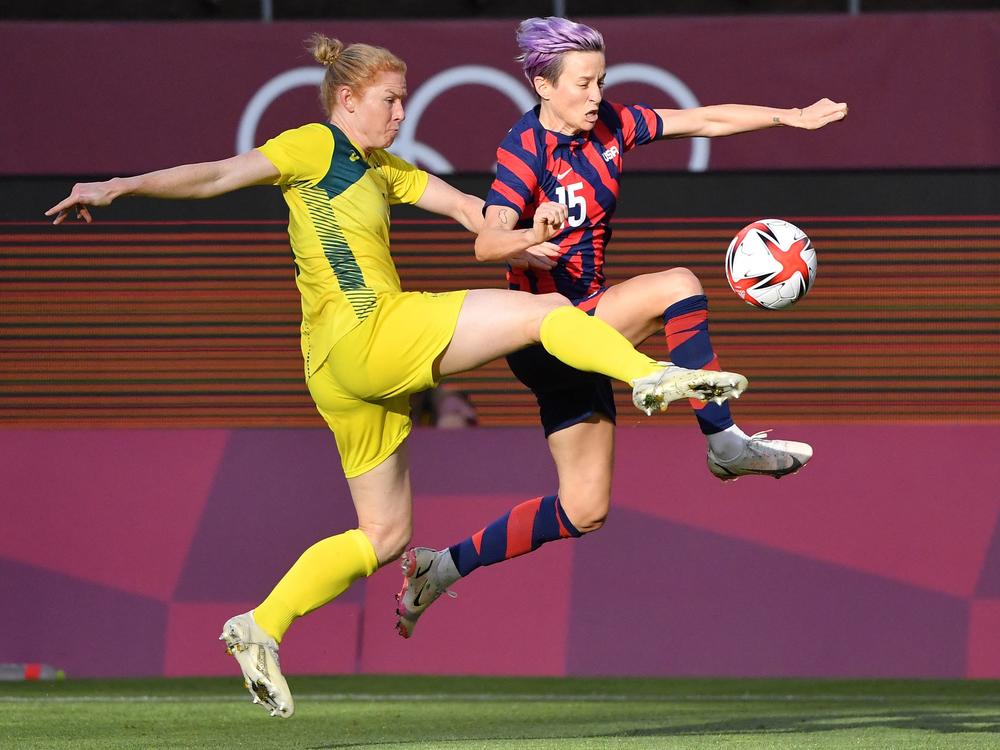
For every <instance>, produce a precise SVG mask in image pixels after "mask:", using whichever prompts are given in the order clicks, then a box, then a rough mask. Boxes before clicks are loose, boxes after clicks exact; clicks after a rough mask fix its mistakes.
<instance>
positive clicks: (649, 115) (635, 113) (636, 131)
mask: <svg viewBox="0 0 1000 750" xmlns="http://www.w3.org/2000/svg"><path fill="white" fill-rule="evenodd" d="M609 105H610V107H611V109H612V110H614V112H615V114H616V115H617V116H618V119H619V121H620V122H621V133H622V143H623V144H624V146H625V150H626V151H631V150H632V149H633V148H635V147H636V146H644V145H645V144H647V143H652V142H653V141H655V140H656V139H657V138H661V137H662V136H663V120H662V119H661V118H660V116H659V115H658V114H656V110H654V109H653V108H652V107H647V106H646V105H645V104H614V103H611V102H609Z"/></svg>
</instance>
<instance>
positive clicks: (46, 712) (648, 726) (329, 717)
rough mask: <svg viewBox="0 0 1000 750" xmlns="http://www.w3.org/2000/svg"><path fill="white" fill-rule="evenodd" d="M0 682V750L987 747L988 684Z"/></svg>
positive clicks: (995, 732) (995, 724)
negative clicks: (275, 703)
mask: <svg viewBox="0 0 1000 750" xmlns="http://www.w3.org/2000/svg"><path fill="white" fill-rule="evenodd" d="M289 682H290V684H291V687H292V690H293V692H294V694H295V696H296V714H295V716H294V717H293V718H292V719H289V720H280V719H272V718H270V717H268V716H267V714H266V713H265V712H264V711H263V710H261V709H260V708H259V707H257V706H251V705H250V699H249V696H248V695H247V694H246V692H245V691H243V688H242V686H241V684H240V682H239V680H238V679H236V678H232V679H183V680H166V679H161V680H115V681H97V680H66V681H64V682H47V683H0V747H3V748H17V749H18V750H34V748H46V749H51V748H74V750H79V749H81V748H213V750H224V749H226V748H244V747H245V748H313V749H316V750H320V749H322V748H447V749H448V750H473V749H475V750H486V749H492V748H496V749H497V750H500V749H501V748H502V749H503V750H522V749H523V750H528V749H529V748H530V749H531V750H534V749H536V748H538V749H543V748H544V749H548V748H553V749H555V748H558V749H559V750H563V749H565V750H570V749H574V750H575V749H576V748H628V749H629V750H632V749H638V748H723V747H725V748H878V749H879V750H884V749H892V750H895V749H896V748H996V747H1000V682H985V681H965V682H960V681H955V682H950V681H949V682H946V681H833V680H830V681H815V680H660V679H554V678H552V679H549V678H493V679H480V678H450V677H445V678H429V677H392V676H348V677H298V678H296V677H294V676H293V677H292V678H291V679H290V680H289Z"/></svg>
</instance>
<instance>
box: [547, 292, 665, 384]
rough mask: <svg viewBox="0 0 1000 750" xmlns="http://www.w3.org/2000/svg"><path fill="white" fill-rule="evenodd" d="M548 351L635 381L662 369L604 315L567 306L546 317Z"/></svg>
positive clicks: (574, 364) (574, 363) (580, 367)
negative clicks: (604, 318) (605, 320)
mask: <svg viewBox="0 0 1000 750" xmlns="http://www.w3.org/2000/svg"><path fill="white" fill-rule="evenodd" d="M541 340H542V346H543V347H545V351H547V352H548V353H549V354H551V355H552V356H553V357H555V358H556V359H558V360H561V361H562V362H564V363H566V364H567V365H569V366H570V367H573V368H575V369H577V370H584V371H586V372H599V373H601V374H602V375H607V376H608V377H609V378H615V379H616V380H620V381H622V382H623V383H628V384H631V383H632V381H633V380H635V379H636V378H641V377H644V376H646V375H649V374H650V373H652V372H656V371H657V370H659V369H661V367H660V365H658V364H657V363H656V360H655V359H650V358H649V357H647V356H646V355H645V354H643V353H641V352H639V351H637V350H636V348H635V347H634V346H632V344H631V343H630V342H629V340H628V339H627V338H625V337H624V336H622V335H621V334H620V333H618V331H617V330H615V329H614V328H613V327H612V326H610V325H608V324H607V323H605V322H604V321H603V320H601V319H600V318H595V317H591V316H590V315H587V313H585V312H583V311H582V310H578V309H577V308H575V307H571V306H569V305H566V306H564V307H557V308H556V309H555V310H553V311H552V312H550V313H549V314H548V315H546V316H545V318H544V319H543V320H542V326H541Z"/></svg>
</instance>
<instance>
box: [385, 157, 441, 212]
mask: <svg viewBox="0 0 1000 750" xmlns="http://www.w3.org/2000/svg"><path fill="white" fill-rule="evenodd" d="M378 162H379V166H378V168H379V170H380V171H381V172H382V174H383V175H384V176H385V182H386V187H387V188H388V195H387V196H386V197H387V198H388V200H389V203H390V205H396V204H397V203H409V204H413V203H416V202H417V201H418V200H420V196H421V195H423V194H424V190H426V189H427V180H428V179H429V178H428V176H427V172H425V171H424V170H422V169H420V168H419V167H415V166H413V165H412V164H410V163H409V162H408V161H404V160H403V159H400V158H399V157H398V156H396V155H395V154H390V153H389V152H388V151H379V152H378Z"/></svg>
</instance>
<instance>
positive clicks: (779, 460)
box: [708, 432, 813, 482]
mask: <svg viewBox="0 0 1000 750" xmlns="http://www.w3.org/2000/svg"><path fill="white" fill-rule="evenodd" d="M766 435H767V433H766V432H758V433H757V434H755V435H751V436H750V439H749V440H748V441H747V442H746V445H745V446H744V447H743V452H742V453H740V454H739V455H738V456H736V458H733V459H730V460H729V461H723V460H721V459H719V458H716V456H715V454H714V453H712V450H711V448H709V450H708V470H709V471H711V472H712V473H713V474H714V475H715V476H717V477H718V478H719V479H721V480H722V481H723V482H728V481H732V480H733V479H738V478H739V477H743V476H747V475H750V474H760V475H762V476H768V477H774V478H775V479H781V478H782V477H784V476H787V475H788V474H794V473H795V472H797V471H798V470H799V469H801V468H802V467H803V466H805V465H806V464H807V463H808V462H809V459H810V458H812V455H813V449H812V446H810V445H809V444H807V443H797V442H795V441H793V440H768V439H767V438H766V437H765V436H766Z"/></svg>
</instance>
